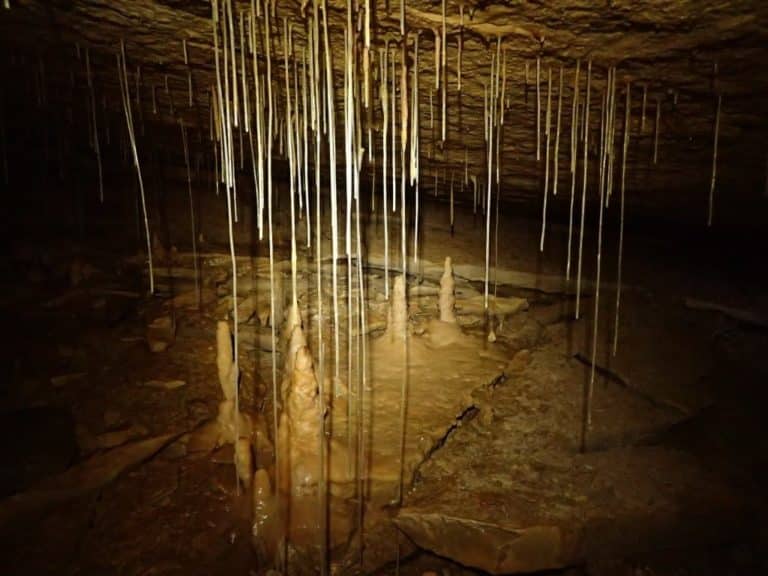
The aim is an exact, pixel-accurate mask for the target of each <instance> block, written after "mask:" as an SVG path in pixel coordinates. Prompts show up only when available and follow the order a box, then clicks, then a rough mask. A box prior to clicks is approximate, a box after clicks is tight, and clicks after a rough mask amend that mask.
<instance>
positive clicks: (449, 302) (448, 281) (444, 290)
mask: <svg viewBox="0 0 768 576" xmlns="http://www.w3.org/2000/svg"><path fill="white" fill-rule="evenodd" d="M455 287H456V281H455V280H454V279H453V264H452V263H451V258H450V256H447V257H446V258H445V263H444V265H443V275H442V277H441V278H440V297H439V300H438V303H439V306H440V320H441V321H443V322H451V323H455V322H456V312H455V310H454V308H455V306H456V296H455V294H454V290H455Z"/></svg>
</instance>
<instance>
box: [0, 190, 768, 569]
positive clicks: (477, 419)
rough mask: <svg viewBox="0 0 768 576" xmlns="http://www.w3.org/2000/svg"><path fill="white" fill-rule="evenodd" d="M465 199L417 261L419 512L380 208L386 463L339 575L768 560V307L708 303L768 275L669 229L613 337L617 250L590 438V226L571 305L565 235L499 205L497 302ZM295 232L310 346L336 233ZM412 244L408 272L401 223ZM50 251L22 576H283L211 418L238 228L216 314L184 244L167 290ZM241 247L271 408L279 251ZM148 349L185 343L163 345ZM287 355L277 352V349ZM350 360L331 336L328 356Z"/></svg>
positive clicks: (22, 472) (23, 260) (38, 303)
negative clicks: (448, 277)
mask: <svg viewBox="0 0 768 576" xmlns="http://www.w3.org/2000/svg"><path fill="white" fill-rule="evenodd" d="M447 212H448V211H447V207H446V206H445V205H442V204H439V203H436V202H435V203H432V204H430V205H429V209H428V210H427V209H425V210H423V212H422V214H423V215H424V220H423V222H422V230H421V232H420V234H421V244H420V254H419V256H420V259H419V261H418V263H414V262H413V260H412V259H411V260H410V261H409V273H410V275H409V279H408V305H409V308H408V313H409V341H408V343H407V346H408V347H409V348H408V350H409V353H410V358H409V360H408V365H409V382H408V384H409V404H408V425H407V434H406V446H405V454H406V458H405V468H406V484H407V486H406V491H405V494H404V496H403V502H402V506H400V507H397V506H392V505H391V502H392V500H393V499H394V498H395V495H396V487H397V449H398V447H397V430H398V426H399V424H398V423H399V419H398V418H399V385H400V381H401V376H400V375H401V374H402V366H403V364H404V363H403V360H402V357H401V356H398V353H397V352H394V351H392V350H390V349H388V348H387V347H386V346H385V345H384V344H382V343H383V342H384V340H385V338H386V328H387V318H388V311H389V304H388V302H387V300H386V299H385V297H384V280H383V266H384V263H383V262H384V260H383V244H382V227H381V219H380V215H378V216H377V217H376V219H373V218H372V219H371V220H370V221H368V223H367V224H368V225H367V228H366V229H367V230H368V233H367V236H366V243H365V252H366V254H367V266H366V267H365V268H364V278H365V290H366V301H367V308H366V310H367V327H368V338H367V340H366V343H367V348H366V351H367V353H368V356H367V361H368V363H369V364H368V366H369V369H370V374H371V377H370V381H369V382H368V384H367V388H365V389H364V390H363V393H362V394H363V398H364V405H363V406H364V408H363V414H364V420H363V421H364V422H365V424H364V425H363V431H364V436H365V437H366V438H368V439H369V440H368V444H366V449H365V450H366V452H365V453H366V455H367V458H368V459H369V462H370V463H371V464H370V474H369V477H368V478H367V481H366V483H365V486H366V487H365V494H366V506H365V509H364V518H365V525H364V530H363V532H362V536H361V535H360V534H359V532H357V530H356V526H357V525H356V520H355V514H356V511H357V510H358V508H357V500H356V498H357V494H356V493H354V490H353V491H352V492H350V491H348V490H345V489H339V490H337V491H335V492H334V495H333V496H332V497H331V503H330V508H331V523H332V524H333V534H332V537H331V546H332V551H331V565H332V567H333V570H334V572H335V573H350V574H353V573H381V574H387V573H395V572H396V571H398V570H399V572H401V573H403V574H423V573H425V572H435V573H442V574H464V573H467V574H470V573H485V572H490V573H514V572H532V571H539V570H552V571H555V573H557V572H559V571H561V572H563V573H568V574H628V575H629V574H632V575H636V574H647V575H652V574H653V575H660V576H661V575H670V576H671V575H672V574H704V575H706V574H753V573H757V572H759V571H761V570H764V569H766V566H767V565H766V558H765V554H764V549H765V548H764V547H765V545H766V543H767V542H766V540H765V537H766V534H767V533H768V532H766V531H765V525H764V520H763V519H764V514H763V512H764V507H765V503H764V502H763V500H762V498H761V495H760V490H759V488H758V487H759V486H760V484H761V479H763V480H764V478H765V464H766V454H768V450H766V446H765V434H764V431H765V430H764V428H765V425H764V424H763V423H762V421H763V419H762V416H761V411H760V407H759V402H756V401H755V399H756V398H759V397H760V396H759V385H760V383H761V382H762V383H764V382H765V381H766V376H767V375H768V364H766V361H765V354H764V353H763V352H764V351H765V350H768V347H767V344H768V334H767V333H766V329H765V326H760V325H759V324H760V323H759V322H756V323H755V322H750V321H745V320H744V319H743V318H741V319H735V318H734V317H733V315H731V314H727V313H723V312H717V311H715V312H713V311H708V310H701V309H699V308H700V307H696V306H692V305H691V303H692V302H701V301H705V302H712V301H716V302H725V303H728V305H729V306H730V307H732V308H733V309H740V310H741V309H749V310H758V313H757V314H756V317H758V318H760V317H764V316H761V315H760V311H762V312H765V310H766V309H768V308H766V300H765V296H764V291H762V290H761V288H760V286H759V285H758V284H757V281H755V282H754V283H752V284H750V283H746V284H745V283H739V284H738V285H739V286H741V288H739V289H736V287H735V286H736V285H737V284H736V282H734V281H733V276H732V275H731V276H728V275H727V274H726V275H719V276H717V277H716V276H715V275H714V274H713V273H712V270H708V269H706V267H705V266H701V265H700V264H701V263H700V262H699V261H697V260H694V259H690V258H688V257H687V256H686V252H685V248H684V247H679V249H676V250H667V251H665V253H664V254H663V255H660V253H659V246H658V243H659V241H658V239H656V238H652V237H644V236H641V235H637V236H636V237H633V236H629V237H628V238H629V240H628V246H629V247H628V248H627V253H626V254H627V255H626V260H625V271H624V287H623V291H622V307H621V317H620V318H621V320H620V323H619V329H620V338H619V349H618V353H617V355H616V356H613V355H612V353H611V347H612V337H613V322H614V314H615V285H614V284H611V282H613V281H614V279H615V265H614V264H611V263H609V264H607V265H606V269H605V270H604V271H603V278H604V279H607V280H606V284H605V285H604V286H603V287H602V289H601V299H600V307H599V322H598V325H599V328H600V330H599V332H598V334H599V339H598V353H597V364H598V366H599V369H598V371H597V376H598V377H597V381H596V385H595V389H594V404H593V409H592V426H591V428H590V431H589V433H588V437H587V450H586V451H584V452H582V451H581V450H580V443H581V442H580V440H581V429H582V419H583V403H584V390H585V387H586V383H587V381H588V379H589V375H590V369H589V363H590V358H591V347H590V339H591V330H592V318H593V314H594V286H593V285H592V283H591V282H589V281H587V279H591V278H592V277H593V272H592V269H593V260H594V250H593V249H591V248H589V246H590V241H591V240H590V239H589V238H588V239H587V247H588V248H587V249H586V250H585V254H588V255H589V257H588V258H587V259H585V276H584V277H585V293H584V296H583V298H582V300H581V306H582V318H581V319H580V320H578V321H576V320H574V306H575V297H574V294H573V289H572V287H570V285H569V284H567V283H566V282H565V280H564V278H563V270H564V262H565V252H566V246H567V229H565V228H563V227H562V226H552V227H551V228H550V232H549V236H548V242H547V248H546V250H545V252H544V253H543V254H542V253H539V252H538V246H537V244H538V234H537V231H538V228H537V226H538V224H539V223H538V222H535V221H533V220H526V219H524V218H517V219H514V218H506V217H504V218H503V219H502V221H501V229H500V238H499V246H500V248H499V267H498V271H496V272H495V273H492V276H491V279H492V285H491V291H492V293H495V295H496V297H495V298H493V296H492V300H491V302H492V304H491V313H490V314H486V313H485V311H484V308H483V289H484V286H483V282H482V281H483V275H484V267H483V254H484V245H483V243H484V235H483V233H482V226H481V219H480V217H479V216H475V217H473V215H472V214H471V211H463V212H462V211H459V214H458V216H457V223H456V227H455V229H456V231H457V232H458V233H455V234H451V230H450V227H449V226H448V215H447ZM473 218H474V219H473ZM390 224H391V225H394V226H397V222H396V221H393V222H391V223H390ZM300 228H301V227H300ZM324 229H327V228H324ZM395 230H397V228H395ZM210 236H212V237H215V231H211V232H210ZM395 237H396V235H395ZM301 240H302V242H301V248H300V250H299V279H298V286H299V298H298V300H299V308H300V311H301V313H302V318H303V322H304V325H305V330H306V331H307V340H308V344H309V347H310V349H311V350H312V351H313V354H314V353H315V350H316V348H315V346H316V344H317V341H318V335H317V330H316V326H317V323H316V318H317V317H316V313H317V310H316V305H315V302H316V298H317V294H316V276H315V270H316V268H315V266H316V262H315V260H314V247H313V248H310V249H307V248H306V247H304V239H303V238H301ZM287 246H288V243H287V242H286V241H285V239H284V238H279V239H278V253H277V254H278V255H277V261H276V268H277V270H278V271H279V274H280V277H281V280H280V282H278V285H279V288H280V290H281V292H280V294H281V295H282V298H281V304H282V305H283V306H279V307H278V308H280V307H284V305H287V302H288V300H289V297H288V295H289V291H290V284H291V280H290V259H289V253H288V250H287ZM390 248H391V251H392V254H393V256H392V260H393V262H392V264H393V267H396V266H399V254H400V251H399V246H398V244H397V240H394V241H393V245H391V246H390ZM409 248H410V246H409ZM689 248H690V247H689ZM29 254H40V252H39V251H37V250H35V249H30V250H28V251H26V252H20V253H18V254H17V256H16V258H15V261H14V269H13V272H14V275H13V276H10V275H8V277H7V278H6V279H5V281H4V283H3V288H2V298H1V302H0V308H1V309H2V316H3V320H4V322H3V325H4V326H6V344H5V346H4V356H5V362H4V366H5V381H6V386H5V387H4V389H3V418H2V419H1V420H0V426H2V435H3V438H4V444H5V446H6V449H5V450H4V462H3V465H2V486H1V488H2V496H3V503H2V505H0V531H1V532H2V540H1V541H2V548H3V554H2V555H0V572H1V573H3V574H21V573H24V574H126V575H128V574H130V575H149V574H153V575H156V574H157V575H159V574H225V573H226V574H233V573H239V574H259V573H263V572H265V571H266V569H267V568H268V566H265V565H264V564H263V563H262V562H261V557H260V555H259V553H258V551H257V550H256V549H255V548H254V545H253V538H252V520H251V501H250V496H249V494H247V493H243V492H241V493H238V491H237V490H236V488H235V486H236V479H235V471H234V467H233V465H232V458H233V453H232V447H231V445H225V446H222V447H215V446H214V445H212V444H210V443H209V442H206V441H205V438H204V437H203V435H201V434H200V433H199V432H200V431H201V430H204V429H205V427H206V426H207V425H208V423H210V422H211V421H213V420H215V418H216V412H217V406H218V404H219V402H220V401H221V390H220V389H219V386H218V383H217V367H216V321H217V320H221V319H225V318H227V317H228V315H230V313H231V305H232V300H231V274H230V268H229V266H230V262H229V258H228V255H227V253H226V246H225V245H224V244H221V243H218V242H217V241H216V240H211V241H210V242H206V243H203V244H202V245H201V246H200V265H201V280H202V290H201V293H200V301H201V304H200V306H199V308H198V305H197V298H196V294H195V291H194V273H193V266H192V259H191V257H190V254H189V252H188V251H186V250H185V249H184V248H183V247H179V249H178V250H175V249H168V250H165V251H162V250H160V251H158V253H157V255H156V270H155V272H156V282H157V293H156V295H155V296H154V297H152V298H148V297H146V296H144V295H143V293H144V292H145V285H146V282H147V280H146V272H145V271H144V270H143V268H142V266H141V264H142V259H141V258H136V257H123V258H119V259H117V260H116V259H115V257H114V255H108V254H106V253H100V252H98V251H96V250H93V249H91V250H86V249H80V250H78V251H77V255H74V254H75V251H74V250H69V249H68V248H63V247H59V249H58V252H55V251H52V252H51V254H50V255H49V256H48V257H41V256H39V255H36V256H29ZM238 254H239V258H238V268H239V277H238V284H239V291H238V292H239V293H238V295H239V304H238V310H239V312H240V314H239V317H240V318H239V319H240V322H241V324H240V327H239V335H240V366H241V384H240V390H241V400H240V406H241V410H243V411H245V412H248V413H249V414H250V415H251V417H252V418H253V419H254V421H255V422H258V423H259V425H263V426H264V427H265V428H267V429H268V428H270V423H271V410H272V405H271V397H270V390H271V386H272V375H271V374H272V366H271V358H272V352H271V347H272V344H271V330H270V328H269V325H268V323H269V321H270V318H269V288H268V287H269V276H268V266H267V260H266V254H265V250H264V247H263V245H259V246H258V247H257V248H254V247H250V248H249V247H248V246H247V245H244V244H241V245H239V247H238ZM329 254H330V248H329V239H328V238H324V244H323V256H324V260H323V263H322V274H323V291H324V307H325V311H324V313H325V314H326V322H325V326H324V330H325V332H324V339H325V341H326V342H329V341H332V339H333V331H332V328H331V327H330V322H329V317H328V315H329V314H330V313H329V309H330V306H329V304H330V301H331V289H332V288H331V284H330V279H331V274H330V271H331V260H330V258H329ZM409 254H410V255H411V256H410V257H411V258H412V252H411V250H410V249H409ZM446 256H450V257H451V258H452V260H453V264H454V274H455V279H456V313H457V325H458V327H459V328H460V330H459V336H458V338H459V340H458V341H456V340H451V338H448V339H446V338H445V335H444V334H443V333H442V332H441V328H440V325H439V323H438V321H437V318H438V307H437V290H438V287H439V280H440V274H441V273H442V269H443V259H444V258H445V257H446ZM494 256H495V255H494ZM342 264H343V265H342ZM355 271H356V268H355ZM394 276H395V274H394V272H393V273H392V277H393V278H394ZM339 277H340V279H341V281H340V285H341V289H342V292H341V293H340V298H339V299H340V302H341V316H340V320H339V324H340V328H341V331H342V334H343V336H342V339H341V346H340V354H339V355H340V364H341V368H340V373H341V378H340V380H339V382H336V381H334V380H330V382H331V388H332V389H333V391H335V392H336V393H337V394H335V395H334V396H333V397H331V399H330V402H331V404H332V405H333V416H332V417H331V419H330V423H331V426H330V429H331V433H332V436H333V439H334V440H338V441H339V442H341V443H343V442H344V441H346V439H347V435H348V434H349V432H348V426H347V423H348V422H347V411H346V406H347V404H346V393H347V389H348V388H347V386H346V384H345V380H346V374H347V371H348V369H349V368H350V367H351V368H352V370H353V372H354V371H355V370H359V366H360V364H359V353H360V350H359V349H357V348H355V349H354V350H353V355H352V356H351V357H350V356H348V350H349V349H348V348H347V344H348V342H347V340H346V334H347V332H346V330H347V309H346V292H345V290H346V277H347V269H346V262H343V263H341V262H340V267H339ZM493 280H495V281H496V282H495V283H494V282H493ZM355 290H356V289H353V296H354V298H357V292H356V291H355ZM686 302H687V303H688V304H689V305H688V306H686ZM278 313H279V310H278ZM436 323H437V324H436ZM169 326H171V328H169ZM491 328H492V329H493V333H494V336H495V340H494V339H493V338H492V339H490V340H494V341H489V338H488V333H489V331H490V329H491ZM354 342H359V339H354ZM150 344H151V345H156V346H157V347H158V348H163V349H162V350H161V351H157V352H152V351H150V346H149V345H150ZM355 345H357V344H355ZM277 358H278V367H282V365H283V360H282V358H280V352H279V351H278V352H277ZM350 358H351V360H350ZM333 362H334V356H333V353H329V354H327V355H326V371H327V373H330V372H331V370H332V367H333ZM281 369H282V368H280V370H281ZM355 393H356V392H354V391H353V394H355ZM366 398H367V400H365V399H366ZM365 402H368V404H367V405H366V404H365ZM365 406H367V408H366V407H365ZM270 434H271V432H270ZM260 458H262V459H263V460H264V461H260ZM269 460H270V459H269V458H268V457H267V456H266V454H265V453H259V452H258V451H257V453H256V466H257V467H266V468H269V467H270V466H271V461H269ZM23 494H28V495H29V494H31V495H32V496H33V497H30V498H27V499H24V498H23V497H20V495H23ZM14 495H15V496H14ZM309 540H312V536H311V535H310V536H309ZM361 541H362V543H363V550H362V554H361V553H360V550H359V543H360V542H361ZM398 556H399V559H400V560H399V564H400V565H399V567H397V566H396V558H397V557H398ZM316 562H317V550H316V547H315V546H312V545H306V544H305V545H302V546H298V545H296V547H295V549H293V552H292V553H291V554H289V572H292V573H297V574H301V573H314V572H315V571H316Z"/></svg>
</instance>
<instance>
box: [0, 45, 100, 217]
mask: <svg viewBox="0 0 768 576" xmlns="http://www.w3.org/2000/svg"><path fill="white" fill-rule="evenodd" d="M85 69H86V74H87V76H88V91H89V94H90V104H91V115H92V118H91V123H92V128H93V151H94V152H95V154H96V167H97V169H98V173H99V201H100V202H101V203H102V204H104V175H103V171H102V167H101V145H100V144H99V129H98V125H97V123H96V96H95V95H94V91H93V79H92V78H91V58H90V50H88V49H87V48H86V49H85ZM3 150H5V147H3Z"/></svg>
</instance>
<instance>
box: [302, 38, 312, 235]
mask: <svg viewBox="0 0 768 576" xmlns="http://www.w3.org/2000/svg"><path fill="white" fill-rule="evenodd" d="M301 132H302V138H301V141H302V143H303V144H302V152H301V157H302V160H303V161H304V186H303V190H304V208H305V211H306V213H305V217H306V220H307V222H306V224H307V248H311V247H312V223H311V220H312V219H311V218H310V215H309V132H308V130H307V54H306V50H305V49H304V48H302V49H301Z"/></svg>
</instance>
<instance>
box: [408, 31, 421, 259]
mask: <svg viewBox="0 0 768 576" xmlns="http://www.w3.org/2000/svg"><path fill="white" fill-rule="evenodd" d="M413 62H414V63H413V84H412V89H411V103H412V104H411V106H412V110H411V116H412V119H411V143H410V147H411V185H413V186H415V195H414V206H415V208H414V219H413V262H414V264H416V263H418V261H419V204H420V198H419V128H420V126H421V115H420V114H419V34H418V32H417V33H416V37H415V39H414V47H413Z"/></svg>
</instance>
